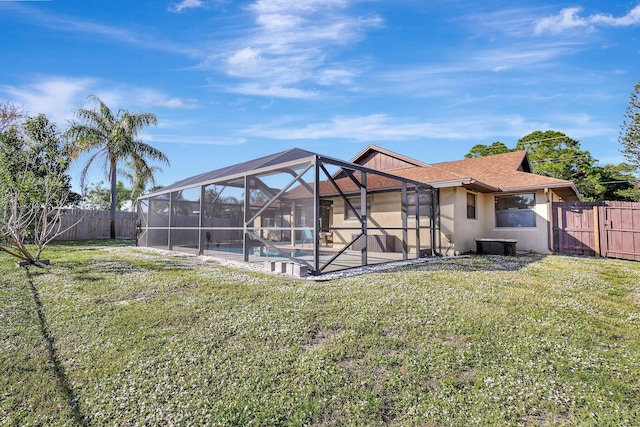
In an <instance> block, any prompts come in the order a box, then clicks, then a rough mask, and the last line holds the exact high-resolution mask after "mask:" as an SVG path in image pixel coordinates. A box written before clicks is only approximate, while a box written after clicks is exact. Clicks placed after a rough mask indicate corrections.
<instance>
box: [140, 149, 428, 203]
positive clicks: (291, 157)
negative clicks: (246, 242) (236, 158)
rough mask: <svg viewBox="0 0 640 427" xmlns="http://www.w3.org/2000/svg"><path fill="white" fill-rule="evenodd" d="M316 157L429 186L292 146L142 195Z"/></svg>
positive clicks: (157, 193) (281, 166)
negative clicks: (288, 148)
mask: <svg viewBox="0 0 640 427" xmlns="http://www.w3.org/2000/svg"><path fill="white" fill-rule="evenodd" d="M314 157H315V158H318V159H319V160H321V161H323V162H329V163H332V164H334V165H338V166H344V167H348V168H353V169H356V170H363V171H367V170H369V171H371V172H374V173H375V174H377V175H381V176H387V177H389V178H392V179H400V180H402V181H405V182H411V183H414V184H417V185H420V186H427V187H430V186H429V185H427V184H424V183H421V182H418V181H414V180H411V179H407V178H402V177H397V176H395V175H392V174H388V173H385V172H382V171H378V170H372V169H369V168H367V167H363V166H362V165H358V164H355V163H351V162H345V161H344V160H338V159H335V158H331V157H327V156H322V155H320V154H317V153H313V152H311V151H307V150H302V149H300V148H293V149H290V150H286V151H281V152H279V153H275V154H271V155H268V156H264V157H259V158H257V159H253V160H249V161H246V162H242V163H238V164H235V165H231V166H227V167H223V168H220V169H215V170H212V171H209V172H205V173H201V174H199V175H195V176H192V177H189V178H185V179H183V180H180V181H177V182H175V183H173V184H171V185H168V186H166V187H164V188H162V189H160V190H158V191H156V192H153V193H150V194H145V195H144V196H142V197H149V196H156V195H160V194H165V193H169V192H171V191H176V190H181V189H185V188H189V187H194V186H197V185H204V184H208V183H214V182H217V181H222V180H230V179H233V178H236V177H238V178H239V177H242V176H243V175H245V174H247V173H250V172H256V173H258V172H265V171H268V170H273V171H274V172H277V171H282V170H285V169H288V168H290V166H291V164H296V163H298V162H300V163H303V162H309V161H311V159H313V158H314Z"/></svg>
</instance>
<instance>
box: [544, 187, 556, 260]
mask: <svg viewBox="0 0 640 427" xmlns="http://www.w3.org/2000/svg"><path fill="white" fill-rule="evenodd" d="M544 195H545V196H546V198H547V249H549V252H551V253H553V252H554V250H553V196H552V195H551V192H550V191H549V189H548V188H545V189H544Z"/></svg>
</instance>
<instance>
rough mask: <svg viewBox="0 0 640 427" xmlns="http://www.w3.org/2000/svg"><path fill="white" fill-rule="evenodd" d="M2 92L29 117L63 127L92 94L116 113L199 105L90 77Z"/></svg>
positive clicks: (45, 79) (38, 81)
mask: <svg viewBox="0 0 640 427" xmlns="http://www.w3.org/2000/svg"><path fill="white" fill-rule="evenodd" d="M0 93H3V94H4V96H3V97H6V98H8V99H11V100H12V101H15V102H17V103H19V104H21V105H22V106H23V107H24V108H25V109H26V110H27V111H28V112H29V114H41V113H42V114H45V115H46V116H47V117H48V118H49V119H50V120H52V121H54V122H56V123H58V124H60V125H62V124H66V123H67V122H69V121H70V120H72V119H73V118H74V114H75V113H74V111H75V109H76V108H78V107H79V106H80V105H82V104H84V103H86V102H87V97H88V96H89V95H91V94H95V95H96V96H98V97H99V98H100V99H101V100H102V101H103V102H105V103H106V104H107V105H109V107H110V108H111V109H116V110H117V109H118V108H120V107H122V108H125V109H131V110H137V109H140V108H144V109H149V108H168V109H190V108H196V107H197V106H198V104H197V103H196V101H195V100H193V99H180V98H176V97H172V96H169V95H167V94H165V93H163V92H161V91H158V90H155V89H150V88H145V87H131V86H126V85H118V84H114V83H110V82H105V81H101V80H99V79H95V78H90V77H80V78H72V77H62V76H38V77H34V78H33V79H32V81H30V82H28V83H26V84H24V85H22V86H9V85H6V86H0Z"/></svg>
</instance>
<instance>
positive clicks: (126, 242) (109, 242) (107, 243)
mask: <svg viewBox="0 0 640 427" xmlns="http://www.w3.org/2000/svg"><path fill="white" fill-rule="evenodd" d="M135 245H136V241H135V239H91V240H54V241H53V242H51V243H50V244H49V246H59V247H65V246H68V247H83V246H86V247H88V249H89V250H96V249H97V248H98V247H120V246H135Z"/></svg>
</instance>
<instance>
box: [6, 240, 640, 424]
mask: <svg viewBox="0 0 640 427" xmlns="http://www.w3.org/2000/svg"><path fill="white" fill-rule="evenodd" d="M105 244H108V245H109V246H104V245H105ZM127 244H128V242H116V244H109V242H94V243H87V244H58V245H54V246H52V247H50V249H48V250H47V252H45V258H49V259H51V261H52V265H51V266H50V267H47V268H41V269H39V268H30V269H24V268H18V267H16V266H15V262H14V261H13V260H11V259H9V258H7V257H1V258H0V280H1V282H0V283H1V286H0V371H1V372H2V375H0V424H1V425H45V426H49V425H78V424H82V423H84V424H87V425H121V426H131V425H136V424H140V425H170V424H174V425H238V426H246V425H294V426H298V425H316V426H334V425H336V426H337V425H353V426H362V425H368V426H375V425H407V426H413V425H418V426H472V425H525V426H528V425H531V426H534V425H580V426H588V425H593V426H610V425H615V426H637V425H640V263H637V262H626V261H619V260H606V259H593V258H576V257H563V256H548V257H542V256H537V255H527V256H518V257H493V256H492V257H476V256H472V257H469V258H463V259H450V260H439V261H436V262H430V263H426V264H421V265H418V266H412V267H404V268H401V269H396V270H392V271H384V272H379V273H373V274H368V275H361V276H353V277H349V278H343V279H338V280H333V281H322V282H314V281H304V280H296V279H293V278H287V277H281V276H273V275H267V274H261V273H253V272H250V271H247V270H240V269H231V268H226V267H223V266H220V265H217V264H215V263H212V262H210V261H209V262H205V261H203V260H201V259H198V258H193V257H167V256H162V255H159V254H156V253H152V252H148V251H142V250H140V249H137V248H135V247H128V246H126V245H127Z"/></svg>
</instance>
